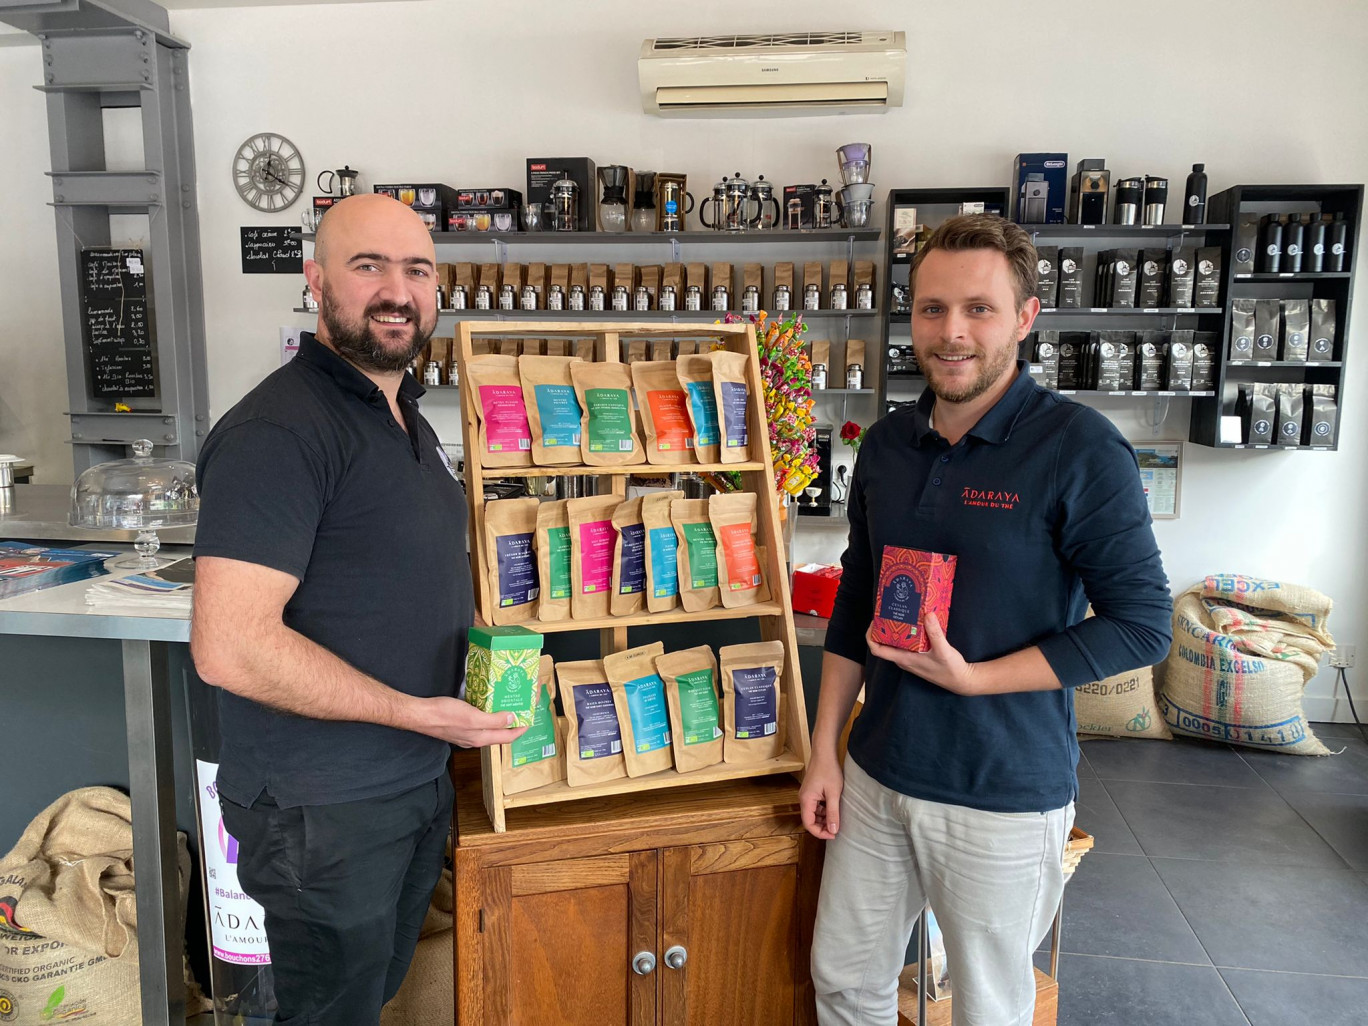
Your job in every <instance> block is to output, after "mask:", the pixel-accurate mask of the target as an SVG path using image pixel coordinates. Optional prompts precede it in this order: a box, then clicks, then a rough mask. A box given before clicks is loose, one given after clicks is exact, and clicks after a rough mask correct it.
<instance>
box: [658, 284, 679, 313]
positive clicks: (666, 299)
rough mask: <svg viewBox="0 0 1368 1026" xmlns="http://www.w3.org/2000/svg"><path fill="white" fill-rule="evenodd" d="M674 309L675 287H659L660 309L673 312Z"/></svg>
mask: <svg viewBox="0 0 1368 1026" xmlns="http://www.w3.org/2000/svg"><path fill="white" fill-rule="evenodd" d="M674 308H675V287H674V286H673V285H662V286H661V287H660V309H662V310H674Z"/></svg>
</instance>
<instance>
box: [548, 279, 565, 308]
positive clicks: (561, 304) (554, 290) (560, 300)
mask: <svg viewBox="0 0 1368 1026" xmlns="http://www.w3.org/2000/svg"><path fill="white" fill-rule="evenodd" d="M546 308H547V309H548V310H564V309H565V290H563V289H562V288H561V287H560V286H559V285H552V286H551V288H550V289H549V290H548V291H547V293H546Z"/></svg>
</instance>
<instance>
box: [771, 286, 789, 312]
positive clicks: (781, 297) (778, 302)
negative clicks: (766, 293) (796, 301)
mask: <svg viewBox="0 0 1368 1026" xmlns="http://www.w3.org/2000/svg"><path fill="white" fill-rule="evenodd" d="M773 306H774V309H775V310H791V309H793V296H792V295H791V294H790V293H789V287H788V286H787V285H776V286H774V304H773Z"/></svg>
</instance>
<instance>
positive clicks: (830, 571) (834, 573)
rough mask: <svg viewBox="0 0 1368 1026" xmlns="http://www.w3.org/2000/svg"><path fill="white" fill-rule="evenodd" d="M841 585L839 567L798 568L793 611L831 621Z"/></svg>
mask: <svg viewBox="0 0 1368 1026" xmlns="http://www.w3.org/2000/svg"><path fill="white" fill-rule="evenodd" d="M840 583H841V568H840V567H839V566H828V565H826V564H824V563H807V564H805V565H803V566H800V567H798V569H796V570H794V571H793V611H794V612H795V613H806V614H808V615H809V616H820V617H822V618H823V619H825V620H830V619H831V609H832V606H834V605H835V604H836V588H837V586H838V585H839V584H840Z"/></svg>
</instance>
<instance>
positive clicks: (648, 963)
mask: <svg viewBox="0 0 1368 1026" xmlns="http://www.w3.org/2000/svg"><path fill="white" fill-rule="evenodd" d="M655 967H656V959H655V955H654V954H653V953H652V952H650V951H638V952H637V955H636V958H634V959H632V972H634V973H636V974H637V975H638V976H650V975H651V973H653V972H655Z"/></svg>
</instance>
